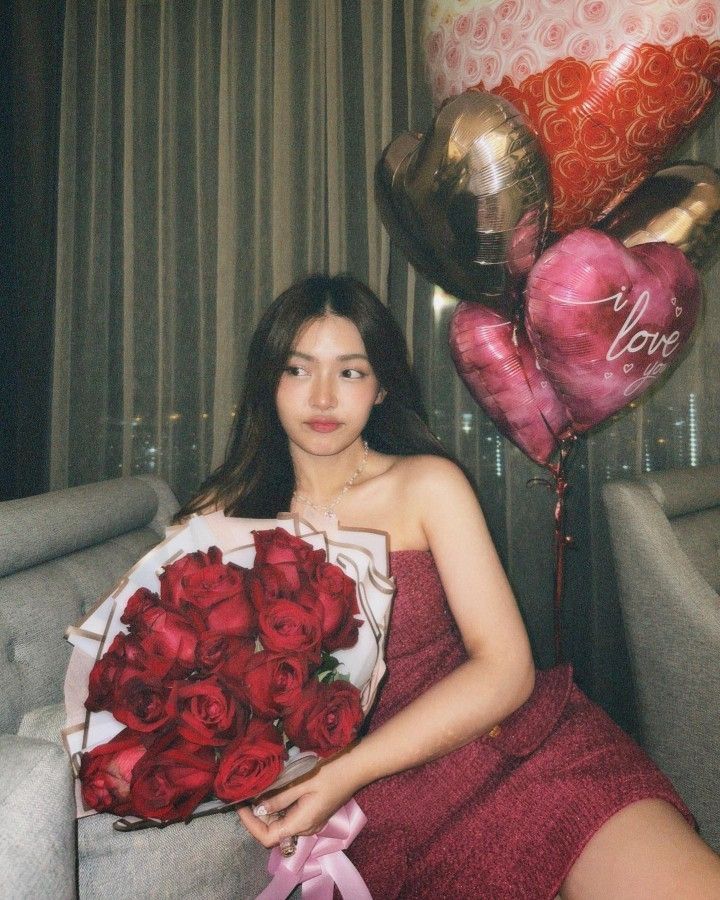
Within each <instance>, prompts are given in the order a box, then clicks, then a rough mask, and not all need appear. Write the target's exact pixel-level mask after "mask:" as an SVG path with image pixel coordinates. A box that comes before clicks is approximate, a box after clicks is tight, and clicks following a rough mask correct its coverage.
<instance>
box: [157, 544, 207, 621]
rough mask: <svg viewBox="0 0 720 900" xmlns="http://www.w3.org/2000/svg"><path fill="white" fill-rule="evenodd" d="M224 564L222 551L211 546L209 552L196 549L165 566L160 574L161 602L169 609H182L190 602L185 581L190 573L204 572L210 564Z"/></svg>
mask: <svg viewBox="0 0 720 900" xmlns="http://www.w3.org/2000/svg"><path fill="white" fill-rule="evenodd" d="M218 564H220V565H222V552H221V551H220V550H219V548H218V547H210V549H209V550H208V551H207V553H203V551H202V550H196V551H195V552H194V553H186V554H185V556H181V557H180V559H177V560H175V562H173V563H170V565H168V566H165V567H164V571H163V572H162V574H161V575H160V602H161V603H162V604H163V606H166V607H167V608H168V609H178V610H179V609H181V608H182V607H183V606H184V605H185V604H186V603H188V602H189V599H188V596H187V590H186V587H185V581H186V579H187V578H188V576H190V575H195V574H197V573H199V572H202V570H203V569H205V568H207V567H208V566H211V567H214V566H216V565H218Z"/></svg>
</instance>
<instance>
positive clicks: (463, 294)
mask: <svg viewBox="0 0 720 900" xmlns="http://www.w3.org/2000/svg"><path fill="white" fill-rule="evenodd" d="M375 196H376V201H377V204H378V208H379V210H380V216H381V218H382V220H383V223H384V224H385V227H386V228H387V230H388V232H389V233H390V236H391V237H392V238H393V239H394V240H396V241H397V242H398V243H399V244H400V245H401V247H402V248H403V250H404V252H405V254H406V256H407V257H408V259H409V260H410V262H411V263H412V264H413V265H414V266H415V268H416V269H418V270H419V271H420V272H422V273H423V275H425V276H426V277H427V278H429V279H430V280H431V281H433V282H434V283H435V284H438V285H440V286H441V287H442V288H444V290H446V291H447V292H448V293H449V294H452V295H454V296H455V297H459V298H460V299H462V300H473V301H477V302H480V303H483V304H484V305H485V306H488V307H490V308H493V309H503V310H508V309H509V308H510V307H511V306H512V305H513V297H514V296H516V289H517V286H518V284H519V283H520V282H521V281H522V279H523V278H524V277H525V276H526V275H527V274H528V272H529V271H530V269H531V268H532V265H533V263H534V262H535V260H536V259H537V257H538V255H539V254H540V251H541V250H542V248H543V244H544V241H545V237H546V234H547V229H548V222H549V219H550V188H549V181H548V170H547V164H546V161H545V157H544V155H543V152H542V150H541V149H540V145H539V143H538V141H537V139H536V137H535V134H534V132H533V130H532V129H531V127H530V126H529V125H528V123H527V120H526V119H525V118H524V117H523V116H522V115H521V114H520V113H519V112H518V111H517V110H516V109H515V107H514V106H512V104H510V103H509V102H508V101H507V100H504V99H503V98H502V97H498V96H495V95H494V94H487V93H483V92H480V91H466V92H465V93H464V94H461V95H459V96H457V97H452V98H450V99H449V100H447V101H446V102H445V103H444V104H443V106H442V107H441V108H440V110H439V112H438V114H437V115H436V117H435V120H434V122H433V124H432V127H431V128H430V130H429V131H428V132H427V134H425V136H424V137H422V136H420V135H412V134H407V133H406V134H401V135H399V136H398V137H396V138H395V139H394V140H393V141H392V142H391V143H390V144H388V146H387V147H386V148H385V150H384V151H383V153H382V156H381V157H380V160H379V161H378V164H377V167H376V171H375Z"/></svg>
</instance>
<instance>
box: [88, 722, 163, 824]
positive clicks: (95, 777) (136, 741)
mask: <svg viewBox="0 0 720 900" xmlns="http://www.w3.org/2000/svg"><path fill="white" fill-rule="evenodd" d="M147 743H148V736H147V735H143V734H138V733H137V732H135V731H131V730H130V729H129V728H126V729H125V730H124V731H121V732H120V734H118V735H116V736H115V737H114V738H113V739H112V740H110V741H108V742H107V743H105V744H100V746H98V747H93V749H92V750H88V752H87V753H83V755H82V760H81V762H80V784H81V790H82V798H83V802H84V804H85V806H87V807H90V808H91V809H96V810H97V811H98V812H114V813H115V814H116V815H119V816H124V815H127V814H128V813H130V812H132V809H131V806H130V803H129V797H130V780H131V777H132V773H133V769H134V768H135V765H136V763H137V762H138V761H139V760H140V759H142V757H143V756H144V755H145V752H146V750H147Z"/></svg>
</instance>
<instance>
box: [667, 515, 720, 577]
mask: <svg viewBox="0 0 720 900" xmlns="http://www.w3.org/2000/svg"><path fill="white" fill-rule="evenodd" d="M670 526H671V528H672V530H673V531H674V532H675V537H676V538H677V539H678V543H679V544H680V546H681V547H682V549H683V550H684V551H685V553H686V554H687V555H688V557H689V558H690V560H691V561H692V563H693V565H694V566H695V568H696V569H697V570H698V572H699V573H700V574H701V575H702V577H703V578H704V579H705V581H707V583H708V584H709V585H710V587H712V589H713V590H714V591H717V592H718V593H720V506H716V507H715V508H714V509H704V510H702V512H697V513H692V514H690V515H685V516H677V517H676V518H674V519H671V520H670Z"/></svg>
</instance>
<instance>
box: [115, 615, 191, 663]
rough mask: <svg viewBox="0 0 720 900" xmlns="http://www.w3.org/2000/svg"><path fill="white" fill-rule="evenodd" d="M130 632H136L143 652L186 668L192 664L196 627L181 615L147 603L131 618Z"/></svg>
mask: <svg viewBox="0 0 720 900" xmlns="http://www.w3.org/2000/svg"><path fill="white" fill-rule="evenodd" d="M131 633H132V634H136V635H137V636H138V638H139V640H140V645H141V647H142V648H143V650H145V652H146V653H150V654H152V655H154V656H161V657H163V658H164V659H167V660H170V661H172V662H173V663H177V665H178V666H179V667H180V669H185V670H187V671H190V670H191V669H192V668H193V666H194V665H195V646H196V645H197V631H196V630H195V628H194V627H193V625H192V623H191V622H190V621H188V619H186V618H185V616H182V615H180V614H179V613H176V612H172V611H170V610H167V609H163V608H162V607H161V606H156V607H151V608H148V609H146V610H143V612H141V613H139V614H138V615H137V616H136V617H135V618H134V619H133V622H132V625H131Z"/></svg>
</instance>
